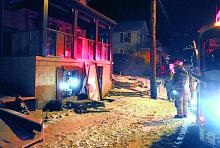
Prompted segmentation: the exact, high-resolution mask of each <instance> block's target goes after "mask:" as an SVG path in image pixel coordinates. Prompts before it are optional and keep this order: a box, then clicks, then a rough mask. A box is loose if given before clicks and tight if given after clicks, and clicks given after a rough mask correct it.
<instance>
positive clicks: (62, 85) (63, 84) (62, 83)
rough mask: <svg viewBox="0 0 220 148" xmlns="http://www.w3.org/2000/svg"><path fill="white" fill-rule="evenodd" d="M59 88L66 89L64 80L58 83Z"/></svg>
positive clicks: (66, 85)
mask: <svg viewBox="0 0 220 148" xmlns="http://www.w3.org/2000/svg"><path fill="white" fill-rule="evenodd" d="M60 89H62V90H64V89H68V84H67V83H66V82H61V83H60Z"/></svg>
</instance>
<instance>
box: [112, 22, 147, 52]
mask: <svg viewBox="0 0 220 148" xmlns="http://www.w3.org/2000/svg"><path fill="white" fill-rule="evenodd" d="M149 47H150V34H149V30H148V28H147V24H146V21H144V20H138V21H126V22H119V23H118V25H117V26H116V27H115V29H114V32H113V48H114V51H113V52H114V53H116V54H119V53H134V52H135V51H139V50H143V49H146V48H149Z"/></svg>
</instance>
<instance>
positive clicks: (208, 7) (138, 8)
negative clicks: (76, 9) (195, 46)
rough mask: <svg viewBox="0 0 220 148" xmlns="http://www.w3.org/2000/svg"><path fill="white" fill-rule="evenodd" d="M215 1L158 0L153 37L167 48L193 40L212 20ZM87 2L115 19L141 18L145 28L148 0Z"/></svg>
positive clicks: (147, 16) (172, 49)
mask: <svg viewBox="0 0 220 148" xmlns="http://www.w3.org/2000/svg"><path fill="white" fill-rule="evenodd" d="M217 1H218V0H160V2H161V3H162V5H160V4H159V3H160V2H159V0H158V2H157V39H158V40H160V41H161V42H162V44H163V45H164V46H165V47H167V48H168V49H170V50H171V51H174V50H182V48H183V47H186V46H187V45H189V44H190V43H191V41H192V40H195V41H197V36H198V29H199V28H201V27H202V26H204V25H209V24H211V23H212V22H213V21H215V15H216V11H217V8H218V5H219V4H218V3H219V2H217ZM88 4H89V6H91V7H92V8H94V9H95V10H97V11H99V12H100V13H102V14H104V15H106V16H108V17H110V18H111V19H113V20H115V21H116V22H118V21H128V20H140V19H142V20H146V21H147V23H148V28H149V21H150V12H151V11H150V0H90V2H89V3H88ZM162 7H163V8H164V9H163V8H162ZM163 10H165V11H163ZM165 13H166V14H165ZM166 16H167V17H166Z"/></svg>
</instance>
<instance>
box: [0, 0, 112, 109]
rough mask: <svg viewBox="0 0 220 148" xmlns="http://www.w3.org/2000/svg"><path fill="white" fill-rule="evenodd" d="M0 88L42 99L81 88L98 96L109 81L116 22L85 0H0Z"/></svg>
mask: <svg viewBox="0 0 220 148" xmlns="http://www.w3.org/2000/svg"><path fill="white" fill-rule="evenodd" d="M0 7H1V8H0V9H1V11H0V12H1V14H0V15H1V22H0V28H1V32H0V35H1V36H0V41H1V46H0V69H1V70H0V94H2V95H17V94H19V95H22V96H36V97H37V98H38V104H39V106H40V107H42V106H43V105H44V104H45V103H46V102H47V101H50V100H61V99H63V98H65V97H69V96H75V95H78V94H80V93H87V94H88V97H89V98H90V99H93V100H100V99H101V98H102V96H104V95H105V94H106V93H107V92H108V90H110V88H111V85H112V80H111V79H112V78H111V77H112V30H113V27H114V26H115V25H116V22H114V21H113V20H111V19H109V18H108V17H106V16H104V15H102V14H100V13H98V12H97V11H95V10H93V9H92V8H90V7H88V6H87V5H86V1H85V0H80V1H79V0H62V1H61V0H7V1H6V0H1V6H0Z"/></svg>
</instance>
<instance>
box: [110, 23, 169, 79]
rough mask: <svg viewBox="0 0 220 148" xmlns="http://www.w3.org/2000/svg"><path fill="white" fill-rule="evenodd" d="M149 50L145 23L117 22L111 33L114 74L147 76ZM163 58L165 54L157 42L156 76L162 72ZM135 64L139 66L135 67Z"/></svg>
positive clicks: (149, 39)
mask: <svg viewBox="0 0 220 148" xmlns="http://www.w3.org/2000/svg"><path fill="white" fill-rule="evenodd" d="M150 48H151V36H150V34H149V30H148V27H147V24H146V21H144V20H138V21H126V22H119V23H118V25H117V26H116V27H115V30H114V32H113V49H114V51H113V53H114V63H115V64H114V68H113V69H114V73H116V74H125V75H142V76H143V75H149V74H150ZM132 56H133V57H132ZM165 56H166V53H164V50H163V48H162V44H161V43H160V41H158V40H157V57H156V63H157V74H158V75H160V74H161V73H163V71H164V68H163V67H164V66H163V65H164V62H163V61H164V60H163V59H164V58H165ZM127 58H129V59H127ZM126 59H127V60H126ZM132 60H133V61H132ZM137 64H139V65H140V66H139V67H137V66H136V65H137ZM120 65H121V66H120ZM122 65H123V66H122Z"/></svg>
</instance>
